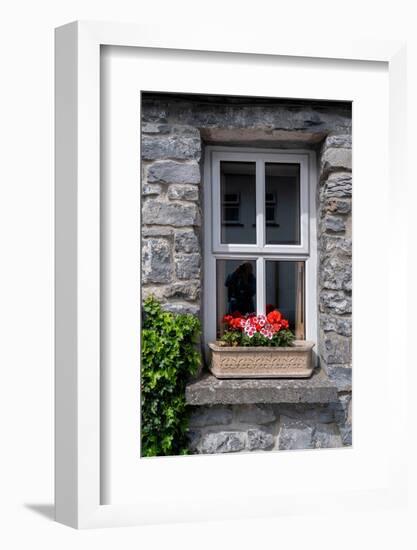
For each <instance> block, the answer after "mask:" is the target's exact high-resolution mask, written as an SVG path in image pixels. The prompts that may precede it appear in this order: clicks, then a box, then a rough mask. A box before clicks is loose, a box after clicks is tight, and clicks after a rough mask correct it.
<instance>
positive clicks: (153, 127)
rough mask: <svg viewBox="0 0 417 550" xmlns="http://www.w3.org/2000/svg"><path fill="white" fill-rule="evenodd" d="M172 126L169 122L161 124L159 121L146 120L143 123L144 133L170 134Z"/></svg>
mask: <svg viewBox="0 0 417 550" xmlns="http://www.w3.org/2000/svg"><path fill="white" fill-rule="evenodd" d="M170 131H171V127H170V126H169V125H168V124H159V123H157V122H145V123H144V124H142V133H143V134H169V133H170Z"/></svg>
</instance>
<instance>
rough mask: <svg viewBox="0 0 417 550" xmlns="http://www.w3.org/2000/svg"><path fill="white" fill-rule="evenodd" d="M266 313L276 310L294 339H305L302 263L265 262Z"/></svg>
mask: <svg viewBox="0 0 417 550" xmlns="http://www.w3.org/2000/svg"><path fill="white" fill-rule="evenodd" d="M265 280H266V289H265V290H266V294H265V295H266V307H265V310H266V313H269V312H270V311H272V310H274V309H278V311H280V312H281V313H282V315H283V316H284V317H285V318H286V319H288V322H289V324H290V329H291V330H292V331H294V332H295V336H296V338H298V339H300V340H302V339H304V338H305V321H304V262H286V261H282V262H280V261H273V260H267V261H266V262H265Z"/></svg>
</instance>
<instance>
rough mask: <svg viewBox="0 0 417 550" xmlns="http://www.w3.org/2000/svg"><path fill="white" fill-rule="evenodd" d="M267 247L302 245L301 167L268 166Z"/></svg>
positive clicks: (266, 181) (266, 176) (266, 183)
mask: <svg viewBox="0 0 417 550" xmlns="http://www.w3.org/2000/svg"><path fill="white" fill-rule="evenodd" d="M265 234H266V244H289V245H293V244H300V165H299V164H279V163H273V162H267V163H265Z"/></svg>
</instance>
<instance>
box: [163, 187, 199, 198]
mask: <svg viewBox="0 0 417 550" xmlns="http://www.w3.org/2000/svg"><path fill="white" fill-rule="evenodd" d="M168 198H169V199H174V200H176V199H180V200H186V201H196V200H198V187H196V186H195V185H170V186H169V188H168Z"/></svg>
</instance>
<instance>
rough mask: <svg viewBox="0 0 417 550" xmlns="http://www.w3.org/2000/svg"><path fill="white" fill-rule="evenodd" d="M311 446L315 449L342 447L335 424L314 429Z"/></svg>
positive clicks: (321, 425) (322, 425)
mask: <svg viewBox="0 0 417 550" xmlns="http://www.w3.org/2000/svg"><path fill="white" fill-rule="evenodd" d="M313 446H314V448H316V449H334V448H336V447H343V442H342V438H341V436H340V432H339V429H338V427H337V425H336V424H319V425H318V426H316V428H315V429H314V434H313Z"/></svg>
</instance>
